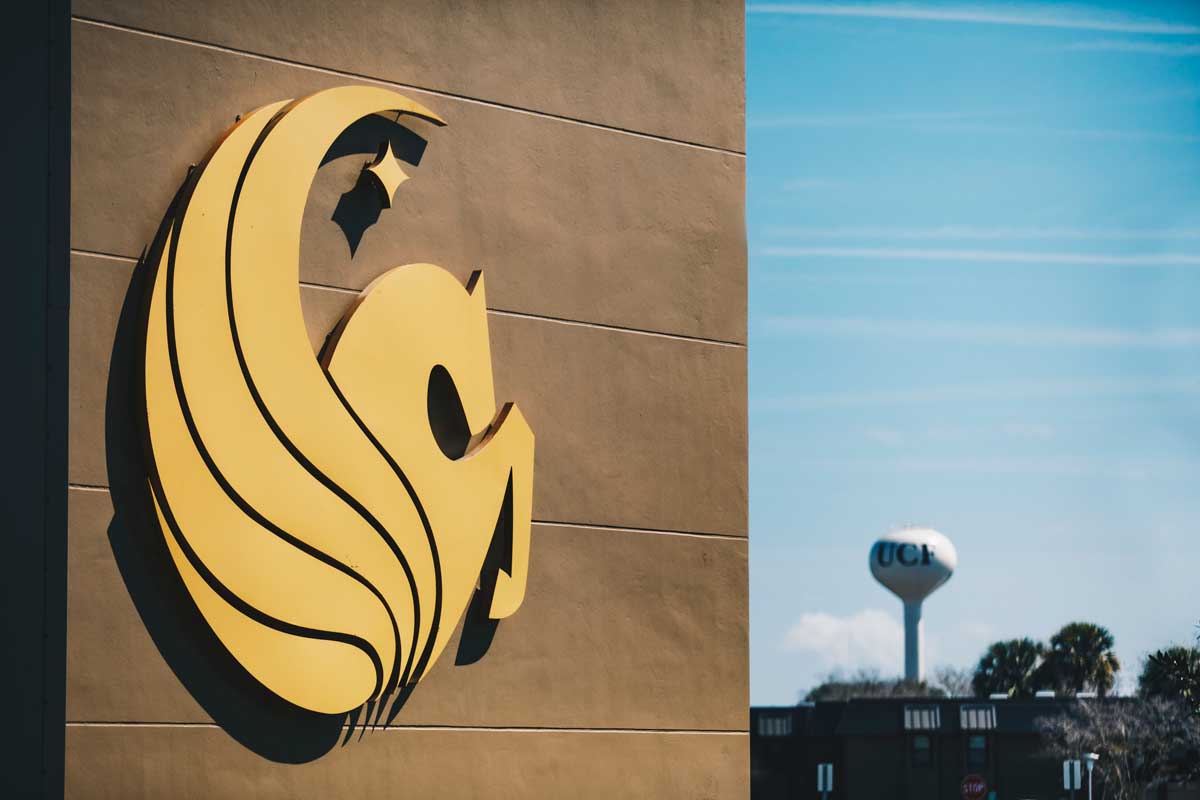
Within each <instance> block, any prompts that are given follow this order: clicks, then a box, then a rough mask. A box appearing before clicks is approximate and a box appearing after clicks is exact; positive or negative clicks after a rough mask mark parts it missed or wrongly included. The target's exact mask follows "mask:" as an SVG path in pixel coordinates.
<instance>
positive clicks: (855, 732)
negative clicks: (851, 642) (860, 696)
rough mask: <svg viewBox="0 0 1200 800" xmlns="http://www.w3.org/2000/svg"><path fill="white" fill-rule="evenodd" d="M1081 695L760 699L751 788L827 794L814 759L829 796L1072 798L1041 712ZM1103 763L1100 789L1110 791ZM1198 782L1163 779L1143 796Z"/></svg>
mask: <svg viewBox="0 0 1200 800" xmlns="http://www.w3.org/2000/svg"><path fill="white" fill-rule="evenodd" d="M1076 702H1078V701H1076V700H1074V699H1071V700H1064V699H1054V698H1045V699H1043V698H1038V699H1030V700H974V699H944V698H943V699H934V698H914V699H905V698H889V699H880V700H850V701H843V702H820V703H801V704H799V705H797V706H778V707H760V708H754V709H751V712H750V726H751V727H750V775H751V779H750V780H751V796H752V797H753V798H754V800H785V798H797V797H814V798H817V797H822V795H821V793H820V792H819V791H818V790H817V765H818V764H832V765H833V776H834V781H833V790H832V791H831V792H829V794H828V798H827V800H877V799H878V798H884V797H886V798H890V799H892V800H960V798H964V799H965V800H972V798H976V797H977V798H980V800H983V799H984V798H986V799H987V800H1066V798H1068V797H1070V796H1071V792H1069V791H1067V790H1065V789H1064V788H1063V774H1062V761H1061V760H1060V759H1058V758H1057V757H1055V756H1052V755H1051V754H1049V752H1047V749H1046V746H1045V743H1044V741H1043V739H1042V737H1041V735H1040V733H1039V727H1038V721H1039V720H1043V719H1049V718H1052V717H1055V716H1057V715H1061V714H1063V713H1065V712H1066V711H1068V710H1069V709H1070V707H1071V706H1072V705H1073V704H1075V703H1076ZM1092 702H1122V701H1121V700H1120V699H1115V700H1108V701H1104V700H1100V701H1092ZM1102 772H1103V771H1102V770H1101V772H1100V773H1098V774H1097V783H1096V786H1095V789H1096V796H1097V797H1103V796H1105V795H1104V786H1103V775H1102ZM1084 781H1085V783H1084V787H1085V789H1084V790H1083V791H1085V790H1086V777H1084ZM1196 792H1197V789H1196V788H1194V787H1183V786H1171V787H1168V786H1160V787H1157V788H1155V789H1152V790H1147V791H1146V798H1147V800H1151V799H1152V798H1153V800H1168V798H1170V800H1186V799H1188V798H1194V797H1196V796H1197V795H1196ZM1077 795H1078V796H1084V795H1083V794H1082V793H1077Z"/></svg>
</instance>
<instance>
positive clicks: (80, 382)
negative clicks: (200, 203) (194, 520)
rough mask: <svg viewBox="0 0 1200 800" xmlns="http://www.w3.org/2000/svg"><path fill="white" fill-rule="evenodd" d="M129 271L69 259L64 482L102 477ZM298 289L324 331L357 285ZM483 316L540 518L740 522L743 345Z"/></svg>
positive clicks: (499, 390) (640, 524)
mask: <svg viewBox="0 0 1200 800" xmlns="http://www.w3.org/2000/svg"><path fill="white" fill-rule="evenodd" d="M132 271H133V265H132V264H131V263H130V262H129V261H121V260H116V259H111V258H101V257H97V256H91V255H80V254H76V255H75V256H73V258H72V273H73V274H72V292H73V295H74V302H73V303H72V309H71V315H72V323H73V324H72V334H71V354H72V355H71V361H72V365H73V366H72V369H73V370H74V371H73V372H72V376H73V379H72V382H71V414H72V416H71V432H70V438H71V471H70V474H71V481H72V482H73V483H77V484H83V485H89V486H107V485H108V484H109V481H110V476H109V475H108V469H107V465H106V459H107V451H106V444H105V427H106V413H109V415H110V416H111V413H110V412H106V403H107V401H106V394H107V391H108V383H109V380H108V376H109V367H108V357H109V354H110V353H111V352H112V347H113V337H114V336H115V332H116V329H117V319H118V316H119V314H120V312H121V302H122V299H123V297H124V295H125V292H126V290H127V287H128V284H129V280H130V276H131V274H132ZM303 297H304V298H305V299H306V310H307V311H309V312H310V318H311V319H312V322H313V327H312V329H311V332H310V336H311V338H312V339H313V340H314V341H315V342H319V341H323V340H324V336H325V333H326V332H328V330H329V329H330V326H331V324H332V322H333V321H334V320H336V319H337V317H338V316H339V315H340V314H341V313H342V310H343V309H344V308H345V307H346V306H347V305H348V304H349V302H350V301H351V300H352V298H353V295H352V294H349V293H346V292H333V291H328V290H323V289H316V288H311V287H310V288H306V289H305V290H304V293H303ZM489 324H490V328H491V332H492V361H493V369H494V371H495V377H496V397H497V400H498V401H499V402H504V401H507V400H513V401H516V402H517V403H518V404H519V405H520V406H521V408H522V410H523V412H524V414H525V416H526V418H527V419H528V420H529V423H530V425H531V426H532V427H533V430H534V433H535V435H536V436H537V456H536V460H537V464H536V472H535V480H534V509H533V513H534V518H535V519H538V520H542V521H548V522H573V523H583V524H593V525H594V524H599V525H615V526H622V527H633V528H651V529H655V530H672V531H674V530H678V531H690V532H700V533H720V534H733V535H742V534H745V533H746V503H747V493H746V492H747V488H746V487H747V475H746V463H745V460H744V458H743V457H742V454H744V453H745V451H746V405H745V403H746V351H745V349H744V348H741V347H732V346H727V345H717V344H709V343H702V342H693V341H686V340H680V339H673V338H668V337H665V336H652V335H647V334H639V333H631V332H626V331H611V330H606V329H603V328H596V327H592V326H587V325H575V324H566V323H562V322H553V321H548V320H543V319H532V318H527V317H519V316H512V315H508V314H500V313H493V314H491V316H490V320H489ZM132 333H134V331H133V330H132V326H131V334H132ZM117 391H118V393H117V394H116V395H114V398H115V399H114V401H113V403H114V405H115V406H121V405H123V401H122V400H121V399H120V398H122V397H123V396H124V395H123V394H122V393H121V391H122V390H121V389H120V388H118V390H117ZM715 465H720V466H719V467H718V466H715Z"/></svg>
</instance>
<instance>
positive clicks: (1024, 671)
mask: <svg viewBox="0 0 1200 800" xmlns="http://www.w3.org/2000/svg"><path fill="white" fill-rule="evenodd" d="M1114 645H1115V641H1114V639H1113V635H1112V634H1111V633H1110V632H1109V631H1108V629H1107V628H1105V627H1104V626H1102V625H1097V624H1095V623H1091V622H1070V623H1067V624H1066V625H1064V626H1062V627H1061V628H1060V629H1059V630H1058V631H1057V632H1055V633H1054V635H1053V636H1051V637H1050V638H1049V639H1048V640H1047V641H1045V642H1040V641H1037V640H1035V639H1031V638H1028V637H1024V638H1020V639H1008V640H1005V641H998V642H993V643H992V644H990V645H988V647H987V649H986V650H984V652H983V655H982V656H980V658H979V661H978V663H977V664H976V665H975V667H974V669H971V670H960V669H955V668H952V667H942V668H940V669H938V670H935V671H934V673H933V676H932V679H931V680H929V681H925V682H921V683H912V682H909V681H905V680H904V679H902V678H885V677H882V676H881V675H879V674H878V673H877V672H872V671H859V672H857V673H854V674H852V675H849V676H846V675H842V674H840V673H834V674H832V675H830V676H828V677H827V678H826V679H825V681H824V682H823V683H821V684H820V685H819V686H816V687H815V688H813V689H811V690H810V691H809V692H808V693H807V694H806V695H805V696H804V699H805V700H808V701H812V702H815V701H825V700H851V699H857V698H872V697H876V698H877V697H970V696H975V697H981V698H987V697H990V696H992V695H1001V694H1002V695H1005V696H1007V697H1011V698H1014V699H1020V698H1030V697H1034V696H1035V695H1036V694H1037V693H1038V692H1044V691H1052V692H1054V694H1055V695H1056V696H1059V697H1072V696H1077V695H1079V694H1082V693H1086V692H1094V693H1095V694H1096V695H1097V696H1099V697H1106V696H1108V695H1109V694H1110V693H1111V692H1112V690H1113V688H1114V686H1115V685H1116V680H1117V675H1118V673H1119V672H1120V671H1121V662H1120V660H1119V659H1118V658H1117V655H1116V652H1115V651H1114ZM1138 695H1139V696H1141V697H1144V698H1149V697H1162V698H1169V699H1172V700H1175V699H1178V700H1182V701H1184V702H1187V703H1191V704H1192V705H1193V707H1197V704H1198V703H1200V648H1197V647H1187V646H1173V647H1166V648H1163V649H1160V650H1158V651H1156V652H1154V653H1151V654H1150V655H1149V656H1148V657H1147V659H1146V661H1145V663H1144V665H1143V667H1142V672H1141V675H1140V676H1139V678H1138Z"/></svg>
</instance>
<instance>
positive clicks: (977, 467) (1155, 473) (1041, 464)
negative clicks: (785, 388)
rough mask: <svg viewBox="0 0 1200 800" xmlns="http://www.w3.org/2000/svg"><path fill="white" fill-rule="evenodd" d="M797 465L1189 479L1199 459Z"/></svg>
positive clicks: (806, 465)
mask: <svg viewBox="0 0 1200 800" xmlns="http://www.w3.org/2000/svg"><path fill="white" fill-rule="evenodd" d="M792 465H793V466H794V468H795V469H796V470H797V471H801V472H802V471H804V470H812V471H814V472H820V473H826V472H828V471H830V470H835V469H836V470H844V471H848V472H875V473H884V474H912V473H929V474H941V475H958V476H961V475H1015V476H1051V477H1100V478H1110V479H1117V480H1146V479H1149V478H1156V479H1162V478H1180V479H1185V480H1193V479H1194V477H1195V475H1196V472H1197V468H1198V467H1200V462H1197V461H1195V460H1185V459H1178V458H1174V459H1172V458H1162V459H1115V458H1096V457H1094V456H1072V457H1062V458H808V459H804V458H802V459H797V460H795V461H794V462H792Z"/></svg>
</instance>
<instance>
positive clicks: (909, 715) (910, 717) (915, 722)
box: [904, 706, 942, 731]
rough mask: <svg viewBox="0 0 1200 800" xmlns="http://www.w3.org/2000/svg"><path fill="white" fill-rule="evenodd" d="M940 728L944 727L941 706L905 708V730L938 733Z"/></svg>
mask: <svg viewBox="0 0 1200 800" xmlns="http://www.w3.org/2000/svg"><path fill="white" fill-rule="evenodd" d="M940 727H942V709H941V707H940V706H905V707H904V730H906V731H936V730H937V729H938V728H940Z"/></svg>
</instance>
